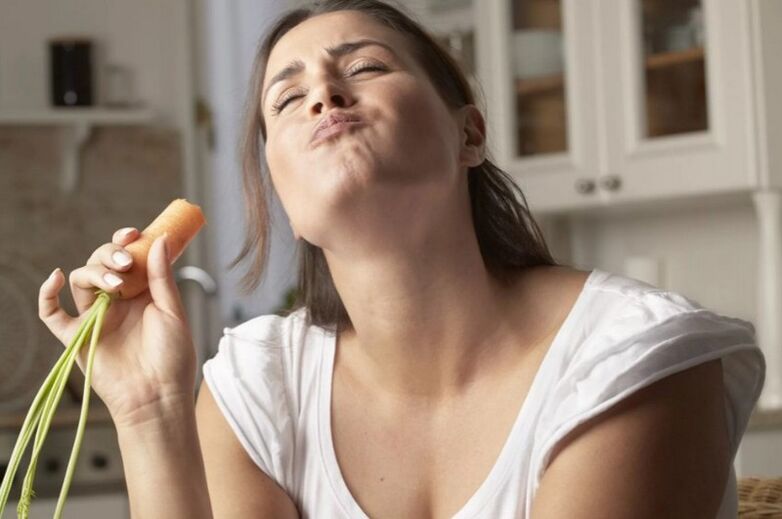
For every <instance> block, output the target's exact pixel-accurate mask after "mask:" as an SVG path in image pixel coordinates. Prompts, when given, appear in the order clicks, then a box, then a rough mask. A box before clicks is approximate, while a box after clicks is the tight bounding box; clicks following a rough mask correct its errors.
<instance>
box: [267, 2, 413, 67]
mask: <svg viewBox="0 0 782 519" xmlns="http://www.w3.org/2000/svg"><path fill="white" fill-rule="evenodd" d="M362 38H369V39H373V40H379V41H381V42H383V43H386V44H388V45H389V46H390V47H391V48H393V49H394V50H395V51H396V54H397V56H398V57H399V59H402V60H404V61H409V58H408V56H407V41H406V40H405V38H404V37H403V36H402V35H401V34H399V33H398V32H396V31H394V30H393V29H391V28H389V27H386V26H384V25H382V24H380V23H379V22H377V21H375V19H374V18H372V17H371V16H369V15H367V14H364V13H361V12H359V11H337V12H333V13H325V14H320V15H317V16H314V17H312V18H308V19H307V20H304V21H303V22H302V23H300V24H299V25H297V26H296V27H294V28H293V29H291V30H289V31H288V32H287V33H285V35H283V37H282V38H280V39H279V40H278V41H277V43H276V44H275V45H274V47H273V48H272V51H271V54H270V55H269V61H268V64H267V66H266V72H267V73H266V76H267V78H268V77H270V76H271V75H273V74H274V73H275V72H276V71H277V70H279V69H281V68H283V67H285V66H286V65H287V64H288V63H289V62H290V61H292V60H295V59H301V60H304V61H307V60H309V59H311V58H317V57H320V56H325V51H324V49H325V48H327V47H332V46H336V45H338V44H340V43H343V42H346V41H351V40H357V39H362ZM367 48H372V49H375V50H380V49H381V47H378V46H370V47H367Z"/></svg>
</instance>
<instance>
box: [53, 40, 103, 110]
mask: <svg viewBox="0 0 782 519" xmlns="http://www.w3.org/2000/svg"><path fill="white" fill-rule="evenodd" d="M49 62H50V65H51V67H50V70H51V98H52V104H53V105H54V106H91V105H92V104H93V88H92V84H93V81H92V42H91V41H90V40H89V39H86V38H57V39H52V40H49Z"/></svg>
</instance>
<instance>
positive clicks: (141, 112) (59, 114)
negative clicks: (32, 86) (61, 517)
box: [0, 107, 155, 193]
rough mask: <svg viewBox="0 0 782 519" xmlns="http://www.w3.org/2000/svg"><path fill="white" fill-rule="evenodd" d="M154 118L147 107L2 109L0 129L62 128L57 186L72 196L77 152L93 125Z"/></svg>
mask: <svg viewBox="0 0 782 519" xmlns="http://www.w3.org/2000/svg"><path fill="white" fill-rule="evenodd" d="M154 119H155V112H154V111H153V110H151V109H149V108H104V107H63V108H42V109H38V110H35V109H33V110H2V109H0V126H8V125H12V126H30V125H34V126H63V127H64V128H63V129H64V130H65V131H63V139H62V157H63V160H62V170H61V172H60V185H61V188H62V190H63V191H64V192H65V193H72V192H73V191H74V190H75V189H76V187H77V184H78V182H79V169H80V164H79V162H80V160H79V159H80V158H81V150H82V148H83V147H84V144H85V143H86V142H87V140H88V139H89V137H90V133H92V127H93V126H129V125H137V124H148V123H151V122H153V121H154Z"/></svg>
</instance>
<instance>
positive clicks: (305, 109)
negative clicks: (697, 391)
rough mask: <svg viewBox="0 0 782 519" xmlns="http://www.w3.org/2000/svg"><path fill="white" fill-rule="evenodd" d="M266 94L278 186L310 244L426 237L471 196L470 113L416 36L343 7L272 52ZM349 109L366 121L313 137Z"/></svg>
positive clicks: (270, 158)
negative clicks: (452, 105)
mask: <svg viewBox="0 0 782 519" xmlns="http://www.w3.org/2000/svg"><path fill="white" fill-rule="evenodd" d="M356 42H358V43H357V44H356V45H353V46H346V45H345V44H347V43H356ZM375 42H376V43H375ZM329 49H331V52H329V51H328V50H329ZM334 49H336V52H335V50H334ZM296 62H300V63H299V67H298V69H297V68H296V67H294V72H293V73H292V74H288V75H287V77H285V78H284V79H281V80H275V77H276V76H277V77H279V76H278V75H279V74H280V72H281V71H283V70H284V69H285V68H286V67H288V66H289V65H290V64H291V63H296ZM262 92H263V94H262V110H263V114H264V119H265V122H266V130H267V139H266V143H265V151H266V160H267V162H268V164H269V169H270V173H271V178H272V182H273V183H274V187H275V189H276V191H277V193H278V195H279V198H280V201H281V202H282V205H283V207H284V208H285V211H286V213H287V214H288V217H289V219H290V222H291V225H292V227H293V229H294V232H296V234H298V235H300V236H301V237H303V238H305V239H306V240H307V241H309V242H310V243H313V244H315V245H318V246H320V247H324V248H329V247H330V246H335V245H337V244H338V242H337V241H336V240H338V239H340V238H342V239H343V240H344V237H345V236H346V233H347V236H350V237H351V238H352V239H360V238H362V237H364V235H365V234H364V231H366V236H369V235H370V234H372V235H378V234H380V235H384V236H386V238H388V237H389V235H388V233H389V232H397V233H399V232H402V231H403V230H405V229H407V230H408V231H410V230H415V229H416V228H419V229H421V231H422V232H424V230H423V228H422V226H423V224H424V222H426V221H428V220H429V219H430V217H431V216H432V215H433V214H435V212H442V211H443V207H442V206H443V205H447V204H454V199H455V198H456V197H457V196H466V187H465V186H466V175H465V171H466V167H467V165H466V164H465V158H464V157H463V153H462V150H461V147H462V143H463V142H464V139H465V137H464V134H463V133H464V132H463V127H462V126H461V124H463V122H462V123H460V121H463V117H462V116H461V115H460V114H463V113H464V110H450V109H449V108H448V107H447V106H446V105H445V103H444V102H443V101H442V100H441V99H440V97H439V96H438V94H437V92H436V90H435V88H434V86H433V85H432V84H431V82H430V81H429V79H428V77H427V75H426V73H425V72H424V71H423V70H422V69H421V68H420V66H419V65H418V63H417V62H416V61H415V59H414V58H413V56H412V53H411V50H410V49H409V46H408V44H407V42H406V40H405V38H404V37H403V36H402V35H400V34H398V33H396V32H395V31H393V30H391V29H389V28H386V27H384V26H382V25H380V24H378V23H376V22H375V21H374V20H373V19H372V18H371V17H369V16H367V15H364V14H362V13H360V12H357V11H340V12H336V13H328V14H323V15H319V16H316V17H313V18H310V19H308V20H306V21H304V22H302V23H301V24H299V25H297V26H296V27H294V28H293V29H291V30H290V31H289V32H287V33H286V34H285V35H284V36H283V37H282V38H281V39H280V40H279V41H278V42H277V44H276V45H275V46H274V48H273V49H272V52H271V55H270V56H269V61H268V65H267V68H266V73H265V79H264V85H263V90H262ZM337 113H342V114H345V113H348V114H352V115H354V116H357V118H358V119H359V120H360V121H359V122H358V123H356V124H349V125H347V126H346V127H345V128H344V129H342V130H341V131H339V132H338V133H335V134H332V135H330V136H329V137H327V138H325V139H320V140H319V141H317V142H313V141H312V140H311V139H312V135H313V131H314V129H315V127H316V126H317V125H318V124H319V123H320V122H321V121H323V120H324V119H325V118H326V117H329V116H330V115H334V114H337ZM469 165H474V164H469ZM340 232H341V234H339V233H340Z"/></svg>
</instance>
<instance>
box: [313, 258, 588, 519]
mask: <svg viewBox="0 0 782 519" xmlns="http://www.w3.org/2000/svg"><path fill="white" fill-rule="evenodd" d="M602 274H603V272H602V271H601V270H599V269H593V270H592V271H591V272H590V274H589V276H587V279H586V281H585V283H584V287H583V288H582V289H581V291H580V292H579V294H578V296H577V297H576V301H575V302H574V303H573V306H572V307H571V309H570V312H569V313H568V314H567V316H566V317H565V320H564V321H563V322H562V325H561V326H560V328H559V330H558V331H557V333H556V335H555V336H554V339H553V340H552V342H551V345H550V347H549V349H548V351H547V352H546V354H545V355H544V357H543V360H542V361H541V364H540V367H539V368H538V371H537V373H536V374H535V377H534V378H533V380H532V384H531V385H530V388H529V391H528V393H527V396H526V398H525V399H524V402H522V404H521V408H520V409H519V412H518V414H517V415H516V419H515V421H514V423H513V426H512V427H511V430H510V433H509V434H508V437H507V438H506V439H505V443H504V444H503V446H502V449H501V450H500V454H499V455H498V457H497V459H496V460H495V462H494V465H493V466H492V468H491V469H490V470H489V474H488V475H487V476H486V478H485V479H484V480H483V482H482V483H481V484H480V485H479V486H478V489H477V490H476V491H475V492H474V493H473V495H472V496H470V498H469V499H468V500H467V502H466V503H465V504H464V505H463V506H462V507H461V508H460V509H459V510H458V511H457V512H456V514H454V515H453V517H452V519H467V518H469V517H473V516H474V515H476V514H477V513H478V512H480V511H481V510H482V509H483V508H484V507H485V506H486V504H487V503H488V502H489V500H490V499H492V498H493V497H494V496H495V494H496V493H497V492H498V491H499V490H500V489H501V488H502V485H503V483H504V481H505V480H506V479H507V477H508V474H509V473H510V469H511V467H512V465H511V461H512V460H513V459H518V456H514V454H515V453H516V452H518V450H519V449H520V448H521V447H522V445H521V441H519V439H520V437H521V436H522V434H523V433H524V432H525V431H524V430H525V428H526V426H527V424H528V422H529V420H526V419H525V417H526V415H528V414H529V413H530V412H531V411H530V409H531V407H530V404H529V403H530V402H534V401H535V400H536V399H537V398H538V393H539V392H540V391H541V390H540V389H539V387H540V385H541V384H542V382H541V380H543V379H544V378H545V374H546V373H547V372H548V371H549V370H550V365H551V363H552V362H553V358H554V357H555V356H557V355H560V354H561V351H562V350H563V346H562V344H561V343H562V342H563V341H564V339H563V338H564V337H566V336H567V335H569V332H570V331H571V329H572V328H573V327H574V326H575V324H576V322H577V316H578V315H579V314H581V312H582V310H583V307H584V305H585V304H586V303H585V302H586V300H587V297H586V294H587V293H588V292H589V290H588V289H589V288H590V286H591V285H593V284H594V283H595V280H596V278H597V277H599V276H600V275H602ZM322 331H323V333H322V335H321V344H320V352H321V353H320V355H321V356H320V374H319V380H318V443H319V447H320V456H321V461H322V463H323V467H324V470H325V471H326V476H327V479H328V483H329V485H330V487H331V489H332V491H333V493H334V495H335V497H336V498H337V502H338V503H339V505H340V507H341V508H342V509H343V512H344V513H345V514H347V516H348V517H351V518H354V517H356V518H361V519H370V518H369V516H368V515H367V514H366V512H364V510H363V509H362V508H361V506H360V505H359V504H358V502H357V501H356V499H355V498H354V497H353V494H351V492H350V489H349V488H348V486H347V483H346V482H345V479H344V478H343V477H342V472H341V470H340V468H339V463H338V462H337V455H336V451H335V450H334V440H333V437H332V431H331V392H332V382H333V377H334V359H335V353H336V343H337V333H336V331H335V329H322Z"/></svg>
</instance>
